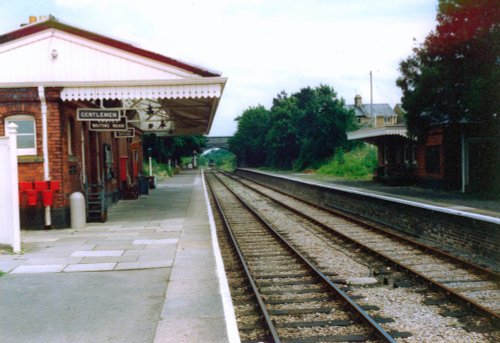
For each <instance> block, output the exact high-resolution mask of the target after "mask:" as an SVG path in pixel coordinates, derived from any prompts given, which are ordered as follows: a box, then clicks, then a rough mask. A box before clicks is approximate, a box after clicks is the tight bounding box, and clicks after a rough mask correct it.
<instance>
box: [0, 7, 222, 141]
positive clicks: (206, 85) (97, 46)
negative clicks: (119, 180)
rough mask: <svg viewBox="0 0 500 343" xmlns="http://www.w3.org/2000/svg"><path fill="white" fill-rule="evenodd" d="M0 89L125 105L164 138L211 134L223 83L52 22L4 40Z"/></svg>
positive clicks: (203, 71) (0, 42)
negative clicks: (40, 90)
mask: <svg viewBox="0 0 500 343" xmlns="http://www.w3.org/2000/svg"><path fill="white" fill-rule="evenodd" d="M0 75H2V77H1V79H0V88H23V87H39V86H43V87H60V88H61V89H62V91H61V98H62V100H64V101H75V102H79V101H90V102H92V101H94V102H96V101H100V103H103V100H120V101H121V102H122V104H123V107H124V108H126V109H128V110H131V111H132V112H134V111H135V115H134V118H129V119H131V123H132V124H133V125H135V126H137V127H138V128H140V129H141V130H142V131H144V132H155V133H157V134H159V135H162V134H168V135H181V134H208V132H209V131H210V128H211V125H212V122H213V119H214V116H215V112H216V110H217V107H218V104H219V100H220V97H221V96H222V93H223V90H224V86H225V84H226V78H224V77H222V76H221V74H220V73H218V72H215V71H211V70H209V69H207V68H203V67H200V66H197V65H193V64H189V63H186V62H183V61H180V60H177V59H174V58H171V57H168V56H164V55H161V54H158V53H156V52H153V51H149V50H145V49H142V48H139V47H137V46H135V45H133V44H130V43H127V42H124V41H121V40H117V39H115V38H111V37H108V36H104V35H101V34H97V33H93V32H91V31H88V30H84V29H81V28H78V27H75V26H71V25H68V24H65V23H63V22H61V21H59V20H57V19H56V18H54V17H53V16H49V17H48V18H47V19H45V20H42V21H37V22H34V23H31V24H29V25H26V26H23V27H20V28H19V29H17V30H14V31H12V32H8V33H6V34H3V35H0Z"/></svg>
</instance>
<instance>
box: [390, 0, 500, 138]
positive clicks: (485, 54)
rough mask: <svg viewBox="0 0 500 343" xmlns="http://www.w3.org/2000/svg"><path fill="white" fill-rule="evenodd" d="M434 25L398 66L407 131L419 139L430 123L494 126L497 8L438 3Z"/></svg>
mask: <svg viewBox="0 0 500 343" xmlns="http://www.w3.org/2000/svg"><path fill="white" fill-rule="evenodd" d="M437 22H438V24H437V27H436V29H435V30H434V31H433V32H431V33H430V34H429V35H428V36H427V38H426V39H425V41H424V43H423V44H422V45H420V46H419V47H416V48H415V49H414V50H413V54H412V55H411V56H409V57H408V58H407V59H406V60H404V61H402V62H401V63H400V68H399V70H400V72H401V76H400V77H399V78H398V80H397V85H398V86H399V87H400V88H401V89H402V91H403V98H402V103H403V107H404V109H405V110H406V111H407V117H406V119H407V125H408V129H409V131H410V132H411V133H413V134H415V135H417V136H420V137H423V136H425V133H426V132H427V131H428V128H429V127H430V125H431V124H435V123H447V124H449V125H457V124H459V123H472V122H474V123H481V124H483V125H484V126H485V127H488V126H489V127H491V126H493V125H499V118H498V110H499V108H500V87H499V84H500V83H499V81H500V70H499V69H500V58H499V53H500V51H499V45H500V43H499V42H500V37H499V23H500V2H498V1H497V0H439V8H438V14H437ZM497 132H498V131H497Z"/></svg>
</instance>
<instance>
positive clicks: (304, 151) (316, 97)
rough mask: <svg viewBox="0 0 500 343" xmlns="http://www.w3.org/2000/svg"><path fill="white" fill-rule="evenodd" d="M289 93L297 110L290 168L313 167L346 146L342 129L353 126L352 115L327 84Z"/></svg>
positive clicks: (350, 128) (345, 138)
mask: <svg viewBox="0 0 500 343" xmlns="http://www.w3.org/2000/svg"><path fill="white" fill-rule="evenodd" d="M293 96H294V97H295V98H296V99H297V107H298V109H299V110H298V113H297V115H296V116H295V124H294V125H295V130H296V134H297V141H298V143H299V144H300V151H299V155H298V157H297V159H296V160H295V162H294V167H295V168H296V169H304V168H306V167H309V166H311V167H316V166H318V165H319V164H321V163H323V162H325V161H326V160H327V159H329V158H331V157H332V156H333V155H334V154H335V151H336V150H337V149H338V148H342V147H346V146H347V135H346V131H350V130H352V129H354V128H355V124H354V123H355V120H354V114H353V113H352V111H348V110H347V109H346V108H345V105H344V101H343V100H339V99H338V98H337V94H336V92H335V91H334V89H333V88H332V87H330V86H326V85H321V86H319V87H316V88H315V89H311V88H309V87H307V88H303V89H301V90H300V91H299V92H298V93H295V94H294V95H293Z"/></svg>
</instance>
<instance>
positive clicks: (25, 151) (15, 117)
mask: <svg viewBox="0 0 500 343" xmlns="http://www.w3.org/2000/svg"><path fill="white" fill-rule="evenodd" d="M16 121H31V122H32V123H33V133H29V134H27V133H19V132H18V133H17V144H18V146H19V137H20V136H33V147H31V148H19V147H18V146H17V147H16V152H17V156H33V155H36V154H37V144H36V140H37V135H36V120H35V117H34V116H32V115H29V114H12V115H9V116H6V117H5V118H4V126H5V135H6V136H8V135H9V130H7V126H8V125H9V124H10V123H12V122H16Z"/></svg>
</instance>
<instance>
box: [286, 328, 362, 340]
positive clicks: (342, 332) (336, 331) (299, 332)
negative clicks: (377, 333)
mask: <svg viewBox="0 0 500 343" xmlns="http://www.w3.org/2000/svg"><path fill="white" fill-rule="evenodd" d="M278 333H279V335H280V336H283V337H284V338H287V337H290V338H305V337H309V336H332V335H333V336H346V335H366V336H368V335H369V334H370V332H369V331H367V330H364V329H362V328H359V327H350V326H344V327H343V326H336V327H333V328H332V327H313V328H300V329H293V328H278ZM325 338H326V337H325Z"/></svg>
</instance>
